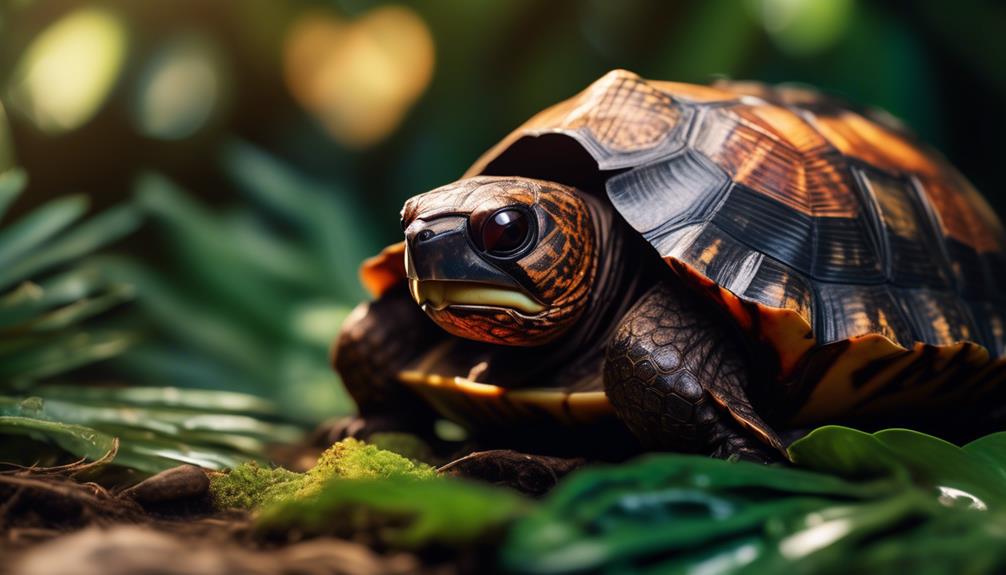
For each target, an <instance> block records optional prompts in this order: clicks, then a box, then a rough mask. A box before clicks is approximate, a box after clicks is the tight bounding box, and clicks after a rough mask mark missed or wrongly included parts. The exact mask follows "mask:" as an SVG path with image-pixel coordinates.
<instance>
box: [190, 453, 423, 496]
mask: <svg viewBox="0 0 1006 575" xmlns="http://www.w3.org/2000/svg"><path fill="white" fill-rule="evenodd" d="M436 475H437V472H436V470H435V469H433V468H432V467H430V466H429V465H426V464H424V463H418V462H415V461H412V460H410V459H408V458H406V457H402V456H401V455H398V454H397V453H392V452H391V451H386V450H383V449H379V448H378V447H376V446H374V445H368V444H366V443H364V442H362V441H359V440H356V439H352V438H350V439H344V440H342V441H340V442H339V443H336V444H335V445H333V446H332V447H330V448H328V449H327V450H326V451H325V452H324V453H322V454H321V457H319V458H318V462H317V463H316V464H315V466H314V467H313V468H311V469H310V470H309V471H307V472H306V473H295V472H293V471H289V470H286V469H283V468H280V467H277V468H269V467H263V466H261V465H259V464H257V463H254V462H248V463H244V464H242V465H239V466H238V467H235V468H234V469H232V470H231V471H230V473H227V474H225V475H219V476H217V477H215V478H213V479H212V481H211V483H210V491H211V492H212V493H213V498H214V501H215V502H216V505H217V506H218V507H219V508H223V509H255V508H258V507H261V506H263V505H265V504H268V503H270V502H273V501H279V500H286V499H302V498H305V497H309V496H311V495H313V494H315V493H317V492H318V491H319V489H320V488H321V486H322V485H323V484H325V483H326V482H328V481H329V480H331V479H336V478H341V479H384V478H392V477H405V478H412V479H432V478H434V477H436Z"/></svg>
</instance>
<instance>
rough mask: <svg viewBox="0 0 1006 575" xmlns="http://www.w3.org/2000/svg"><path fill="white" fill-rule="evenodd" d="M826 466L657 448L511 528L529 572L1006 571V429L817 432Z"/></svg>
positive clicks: (800, 452) (813, 455)
mask: <svg viewBox="0 0 1006 575" xmlns="http://www.w3.org/2000/svg"><path fill="white" fill-rule="evenodd" d="M791 453H792V454H793V456H794V460H795V461H796V462H797V464H799V465H806V466H810V467H813V468H816V469H818V470H821V471H826V472H824V473H823V472H820V471H811V470H802V469H790V468H783V467H771V466H769V467H767V466H759V465H754V464H749V463H743V462H738V463H732V462H726V461H720V460H713V459H707V458H700V457H693V456H684V455H669V454H668V455H653V456H649V457H646V458H644V459H641V460H638V461H636V462H632V463H629V464H624V465H621V466H617V467H605V468H596V469H588V470H584V471H581V472H578V473H576V474H574V475H573V476H572V477H571V478H569V479H568V480H566V481H565V482H564V483H563V484H561V485H560V486H559V488H557V489H556V490H555V491H554V492H553V493H552V494H550V495H549V497H548V499H547V500H546V501H545V503H544V504H543V505H542V506H541V507H540V508H539V509H537V510H536V511H535V512H533V513H532V514H531V515H530V516H529V517H527V518H526V519H524V520H522V521H520V522H519V523H518V524H517V525H516V526H515V528H514V529H513V530H512V531H511V532H510V534H509V537H508V540H507V542H506V544H505V545H504V546H503V548H502V552H501V561H502V565H503V567H504V568H505V569H506V570H508V571H511V572H516V573H595V572H601V573H626V572H640V573H650V572H652V573H686V572H687V573H693V572H694V573H706V572H709V573H777V572H795V573H811V572H813V573H848V572H871V573H892V574H893V573H901V572H904V571H903V569H904V568H905V566H906V565H907V566H911V567H912V568H911V569H909V571H911V572H924V573H940V572H973V573H982V572H997V571H998V570H1001V569H1003V568H1006V547H1004V546H1003V543H1004V542H1006V513H1004V512H1003V511H1002V509H1003V508H1002V504H1001V500H1000V497H1001V492H1002V489H1003V482H1002V469H1003V467H1004V465H1006V457H1004V456H1006V448H1004V444H1003V436H1002V434H996V435H991V436H988V437H986V438H983V439H981V440H979V441H977V442H975V443H973V444H970V445H968V446H965V447H964V448H957V447H955V446H953V445H950V444H947V443H945V442H943V441H940V440H938V439H936V438H933V437H930V436H925V435H923V434H918V433H914V432H909V431H906V430H887V431H884V432H879V433H877V434H867V433H861V432H857V431H854V430H849V429H844V428H825V429H822V430H818V431H815V432H814V433H812V434H810V435H809V436H808V437H806V438H804V439H803V440H801V441H800V442H798V443H797V444H794V446H793V447H791Z"/></svg>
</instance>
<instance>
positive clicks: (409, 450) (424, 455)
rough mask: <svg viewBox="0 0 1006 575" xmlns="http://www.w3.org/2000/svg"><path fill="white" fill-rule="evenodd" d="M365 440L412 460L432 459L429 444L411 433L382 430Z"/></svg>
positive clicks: (425, 460) (426, 460)
mask: <svg viewBox="0 0 1006 575" xmlns="http://www.w3.org/2000/svg"><path fill="white" fill-rule="evenodd" d="M367 441H368V442H369V443H370V444H371V445H376V446H377V447H378V448H380V449H383V450H385V451H390V452H392V453H397V454H399V455H401V456H403V457H408V458H409V459H411V460H413V461H422V462H430V461H433V459H434V457H433V450H432V449H430V446H429V444H427V443H426V442H425V441H423V440H422V439H419V438H418V437H416V436H415V435H412V434H411V433H402V432H399V431H384V432H381V433H375V434H373V435H371V436H370V437H369V438H367Z"/></svg>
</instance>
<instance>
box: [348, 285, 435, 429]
mask: <svg viewBox="0 0 1006 575" xmlns="http://www.w3.org/2000/svg"><path fill="white" fill-rule="evenodd" d="M443 337H444V334H443V332H442V331H441V330H440V328H438V327H437V326H436V325H435V324H434V323H433V322H432V321H430V319H429V318H428V317H426V314H424V313H423V312H422V310H420V309H419V307H418V306H416V304H415V302H413V301H412V299H411V298H410V297H409V294H408V291H407V290H406V289H405V287H404V286H401V287H400V288H395V289H394V290H392V291H390V292H388V293H386V294H385V295H383V296H382V297H380V298H379V299H377V300H376V301H373V302H369V303H363V304H360V305H359V306H358V307H357V309H355V310H354V311H353V313H352V314H351V315H350V317H349V318H347V319H346V321H345V323H344V324H343V327H342V331H341V332H340V333H339V338H338V339H337V340H336V342H335V346H334V348H333V349H332V356H333V357H332V362H333V365H334V366H335V369H336V371H337V372H338V373H339V374H340V376H341V377H342V381H343V384H344V385H345V387H346V389H347V390H348V391H349V394H350V395H351V396H352V397H353V399H354V400H355V401H356V404H357V406H358V407H359V414H360V415H359V417H355V418H349V419H346V420H343V421H340V422H338V423H337V424H336V426H335V428H334V429H332V433H331V434H330V436H331V438H332V439H335V440H338V439H341V438H343V437H347V436H353V437H361V438H366V436H368V435H370V434H371V433H375V432H379V431H393V430H408V431H413V432H422V431H424V430H425V428H426V427H428V426H429V424H430V423H431V422H432V421H433V419H434V414H433V412H432V410H430V409H429V408H428V407H427V406H426V403H425V402H423V401H422V400H421V399H420V398H418V397H416V396H415V395H414V394H413V393H412V392H410V391H409V390H408V389H406V388H405V387H404V386H403V385H401V383H399V382H398V379H397V376H398V372H399V371H401V370H402V368H404V367H405V366H406V364H408V363H409V362H410V361H411V360H412V359H414V358H415V357H417V356H419V355H420V354H421V353H423V352H425V351H426V350H428V349H429V348H430V347H431V346H432V345H433V344H435V343H436V342H438V341H439V340H441V339H442V338H443Z"/></svg>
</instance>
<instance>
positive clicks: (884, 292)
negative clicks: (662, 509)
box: [465, 70, 1006, 424]
mask: <svg viewBox="0 0 1006 575" xmlns="http://www.w3.org/2000/svg"><path fill="white" fill-rule="evenodd" d="M476 175H499V176H504V175H506V176H514V175H516V176H526V177H534V178H540V179H548V180H553V181H558V182H560V183H566V184H570V185H575V186H577V187H579V188H580V189H584V190H586V191H588V192H595V193H606V194H607V197H608V198H609V199H610V200H611V203H612V205H613V206H614V207H615V209H616V210H617V211H618V212H619V213H620V214H621V216H622V217H623V218H624V219H625V220H626V222H628V224H629V225H630V226H631V227H632V228H634V229H635V230H636V231H638V232H639V233H640V234H642V236H643V237H644V238H645V239H646V240H647V241H648V242H649V243H650V244H651V245H652V246H653V247H654V248H655V249H656V250H657V252H659V254H660V255H661V256H662V257H663V259H664V261H665V262H666V263H667V264H668V265H669V266H671V268H673V269H674V270H675V271H676V272H677V273H678V274H679V275H680V276H681V277H682V278H684V279H685V280H686V281H688V282H690V283H692V284H693V285H695V286H696V287H697V288H699V289H701V290H703V292H704V293H705V294H707V296H708V297H709V298H710V299H712V300H713V301H715V302H716V303H717V304H718V305H719V306H721V307H722V308H723V309H724V310H725V311H726V312H727V313H728V314H729V317H731V318H733V319H734V320H735V321H736V323H737V325H738V326H739V327H740V328H741V330H742V332H743V333H744V334H746V336H747V337H748V338H749V340H750V343H751V345H752V346H754V347H756V348H759V356H762V357H770V358H771V360H770V361H769V362H768V363H769V364H770V365H769V370H770V372H771V373H772V375H773V378H774V380H775V381H776V382H777V385H779V386H782V388H783V389H782V390H781V391H783V392H784V393H782V394H780V396H781V397H784V398H786V400H787V401H788V402H789V404H790V407H791V409H790V410H789V411H790V413H792V414H793V415H792V422H793V423H795V424H811V423H815V422H820V421H826V420H829V419H833V418H835V417H840V416H843V415H846V414H849V413H862V414H869V413H871V412H884V411H887V410H892V409H893V410H897V409H902V408H904V407H905V406H911V405H924V404H927V403H931V404H935V403H936V402H945V401H948V400H949V401H955V400H957V399H958V398H959V396H965V395H976V394H980V393H982V392H983V391H986V390H987V389H989V388H991V387H993V386H995V385H998V384H999V383H1002V382H1003V380H1004V379H1006V367H1004V365H1006V363H1004V361H1003V360H1002V359H1001V358H1002V356H1003V355H1004V353H1006V272H1004V271H1003V270H1006V234H1004V231H1003V226H1002V224H1001V223H1000V221H999V220H998V218H997V217H996V215H995V213H994V212H993V211H992V209H991V208H990V207H989V205H988V204H987V203H986V202H985V200H984V199H983V198H982V197H981V196H980V195H979V193H978V192H977V191H976V190H975V189H974V188H973V187H972V186H971V185H970V184H969V183H968V181H967V180H966V179H965V178H964V177H963V176H961V175H960V174H959V173H958V172H957V171H956V170H955V169H954V168H953V167H952V166H950V165H949V164H948V163H947V161H946V160H944V159H943V158H941V157H940V156H939V155H938V154H937V153H935V152H933V151H931V150H929V149H927V148H925V147H924V146H922V145H921V144H919V143H917V142H916V141H915V140H914V139H913V138H912V136H910V135H908V134H907V132H906V131H905V130H904V129H903V128H901V127H900V126H899V125H898V124H897V122H896V121H895V120H893V119H892V118H890V117H889V116H886V115H884V114H882V113H876V112H872V113H871V112H863V111H855V110H852V109H850V108H848V107H843V106H842V105H840V104H838V103H836V102H834V101H832V100H829V99H828V98H826V97H823V96H821V95H819V94H818V93H816V92H814V91H811V90H807V89H802V88H795V87H775V88H773V87H767V86H764V85H761V84H755V83H719V84H717V85H714V86H698V85H690V84H681V83H674V82H658V81H648V80H644V79H641V78H640V77H639V76H637V75H635V74H633V73H631V72H627V71H624V70H616V71H613V72H610V73H608V74H607V75H605V76H604V77H602V78H601V79H599V80H598V81H596V82H595V83H594V84H592V85H591V86H589V87H588V88H587V89H586V90H584V91H583V92H581V93H580V94H578V95H576V96H574V97H573V98H571V99H569V100H566V101H565V102H562V103H559V104H557V105H555V106H552V107H551V108H548V109H546V110H544V111H543V112H541V113H539V114H538V115H536V116H534V117H533V118H531V119H530V120H529V121H528V122H526V123H525V124H524V125H522V126H520V127H519V128H518V129H517V130H515V131H514V132H513V133H511V134H510V135H508V136H507V137H506V138H505V139H504V140H503V141H502V142H500V143H499V144H498V145H496V146H495V147H493V148H492V149H491V150H490V151H489V152H487V153H486V154H485V155H483V156H482V157H481V158H480V159H479V160H478V161H477V162H476V163H475V164H474V165H473V166H472V167H471V169H469V170H468V172H467V173H466V174H465V176H466V177H471V176H476ZM480 391H481V392H484V393H488V392H486V390H480ZM492 393H493V394H497V393H499V392H498V391H493V392H492ZM595 399H596V398H595ZM591 406H592V409H595V411H596V408H597V406H596V405H595V404H594V403H591Z"/></svg>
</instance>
